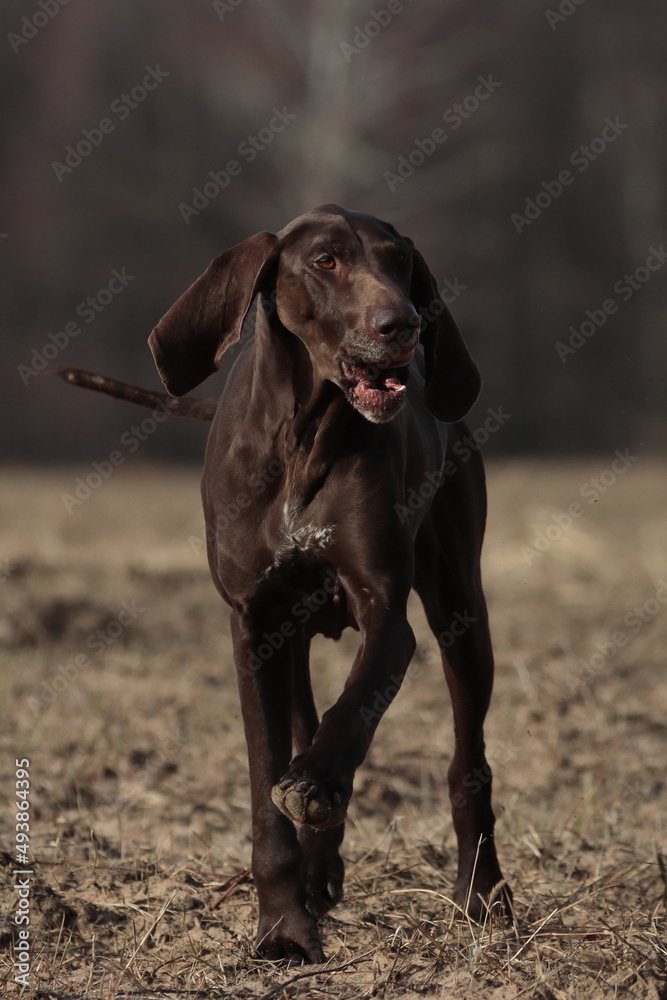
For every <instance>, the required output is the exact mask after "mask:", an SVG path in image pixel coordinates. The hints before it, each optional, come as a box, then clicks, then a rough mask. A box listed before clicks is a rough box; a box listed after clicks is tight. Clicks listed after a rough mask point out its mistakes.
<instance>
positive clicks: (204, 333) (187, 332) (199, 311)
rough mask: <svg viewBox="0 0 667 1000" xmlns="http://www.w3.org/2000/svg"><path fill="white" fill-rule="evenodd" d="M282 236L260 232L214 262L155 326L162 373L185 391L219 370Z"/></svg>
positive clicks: (170, 386)
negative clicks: (221, 360) (222, 358)
mask: <svg viewBox="0 0 667 1000" xmlns="http://www.w3.org/2000/svg"><path fill="white" fill-rule="evenodd" d="M278 242H279V241H278V237H277V236H276V235H275V234H274V233H257V235H256V236H251V237H250V238H249V239H247V240H244V241H243V242H242V243H239V244H237V246H235V247H232V248H231V250H225V252H224V253H221V254H220V256H219V257H216V258H215V260H213V261H211V263H210V264H209V266H208V267H207V268H206V270H205V271H204V273H203V274H202V275H201V276H200V277H199V278H197V280H196V281H195V282H194V284H192V285H190V287H189V288H188V290H187V292H184V293H183V295H181V297H180V299H178V300H177V301H176V302H175V303H174V305H173V306H172V307H171V309H170V310H169V312H167V313H166V314H165V315H164V316H163V317H162V319H161V320H160V322H159V323H158V325H157V326H156V327H155V329H154V330H153V332H152V333H151V335H150V337H149V338H148V343H149V346H150V349H151V351H152V352H153V357H154V359H155V364H156V365H157V370H158V372H159V373H160V378H161V379H162V381H163V382H164V384H165V386H166V387H167V391H168V392H170V393H171V394H172V396H183V395H185V393H186V392H190V390H191V389H194V387H195V386H196V385H199V383H200V382H203V381H204V379H205V378H208V376H209V375H212V374H213V372H215V371H217V369H218V367H219V365H220V359H221V357H222V355H223V354H224V353H225V351H226V350H227V348H228V347H229V346H230V345H231V344H235V343H236V341H237V340H238V339H239V338H240V336H241V327H242V326H243V320H244V319H245V316H246V313H247V312H248V310H249V308H250V305H251V303H252V301H253V299H254V297H255V295H256V293H257V292H258V291H259V290H260V285H261V283H262V281H263V279H264V278H265V277H266V276H267V273H268V271H269V270H270V267H271V264H272V263H273V261H274V260H275V259H276V257H277V248H278Z"/></svg>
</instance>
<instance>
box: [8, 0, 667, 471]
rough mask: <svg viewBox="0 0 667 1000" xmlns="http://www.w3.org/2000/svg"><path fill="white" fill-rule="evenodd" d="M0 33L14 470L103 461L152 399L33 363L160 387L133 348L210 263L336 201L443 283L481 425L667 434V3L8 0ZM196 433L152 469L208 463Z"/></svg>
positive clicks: (159, 450)
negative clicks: (467, 358)
mask: <svg viewBox="0 0 667 1000" xmlns="http://www.w3.org/2000/svg"><path fill="white" fill-rule="evenodd" d="M0 25H1V26H2V46H3V50H4V58H3V59H2V69H1V73H2V77H1V82H2V98H1V99H2V102H3V104H4V114H3V119H4V129H3V137H2V157H1V170H2V180H3V185H2V187H3V197H2V204H1V206H0V234H1V235H0V254H2V274H3V281H2V291H1V295H2V307H3V316H4V320H3V325H4V334H3V337H4V342H5V351H6V352H7V353H8V360H6V363H5V365H3V375H2V378H3V388H2V396H3V401H4V404H5V417H4V425H5V433H4V435H3V446H4V453H5V456H6V458H8V459H11V460H13V461H30V460H41V461H44V460H46V461H73V460H76V461H91V460H101V459H103V458H104V457H105V456H106V455H108V453H109V452H110V451H111V450H112V449H114V448H116V447H117V446H118V442H119V439H120V437H121V435H122V434H123V433H124V432H125V431H126V430H127V429H128V428H129V427H131V426H132V425H133V424H134V423H137V421H139V420H141V419H142V418H143V417H144V416H145V415H146V411H139V410H135V409H133V408H131V407H129V406H127V405H126V404H123V403H119V402H116V401H113V400H108V399H106V398H103V397H95V396H93V395H91V394H90V393H86V392H83V391H82V390H76V389H72V388H69V387H67V386H65V385H64V384H63V383H61V382H60V381H59V380H57V379H55V378H52V377H48V376H47V375H45V374H44V373H43V372H41V371H39V369H40V368H41V367H44V364H46V363H47V362H48V367H55V366H57V365H79V366H82V367H84V368H89V369H91V370H94V371H100V372H103V373H105V374H107V375H112V376H115V377H117V378H121V379H124V380H127V381H130V382H133V383H135V384H139V385H146V386H151V387H154V388H157V387H158V386H159V379H158V376H157V374H156V372H155V370H154V367H153V362H152V358H151V356H150V353H149V351H148V348H147V346H146V338H147V336H148V334H149V332H150V330H151V328H152V327H153V326H154V324H155V323H156V322H157V320H158V319H159V318H160V316H161V315H162V314H163V313H164V312H165V311H166V310H167V308H168V307H169V306H170V305H171V303H172V302H173V301H174V300H175V299H176V298H177V297H178V295H179V294H180V293H181V292H182V291H183V290H184V289H185V288H186V287H187V286H188V285H189V284H190V282H191V281H192V280H193V279H194V278H195V277H196V276H197V275H198V274H199V273H201V271H202V270H203V269H204V268H205V266H206V265H207V263H208V261H209V260H210V259H211V258H212V257H213V256H215V255H216V254H218V253H219V252H220V251H221V250H223V249H225V248H226V247H228V246H230V245H232V244H234V243H236V242H238V241H239V240H241V239H243V238H245V237H246V236H248V235H250V234H252V233H254V232H257V231H259V230H264V229H273V230H275V229H279V228H281V227H282V226H283V225H285V224H286V223H287V222H288V221H289V220H290V219H292V218H293V217H294V216H296V215H298V214H299V213H301V212H303V211H306V210H308V209H309V208H312V207H314V206H316V205H318V204H321V203H323V202H328V201H336V202H338V203H340V204H342V205H344V206H346V207H348V208H355V209H358V210H361V211H365V212H370V213H372V214H375V215H377V216H379V217H381V218H384V219H387V220H389V221H391V222H392V223H393V224H394V225H396V226H397V228H398V229H399V230H400V231H401V232H403V233H404V234H405V235H408V236H410V237H411V238H412V239H413V240H414V241H415V242H416V244H417V245H418V246H419V247H420V249H422V251H423V253H424V255H425V256H426V259H427V260H428V261H429V263H430V265H431V269H432V270H433V272H434V274H435V275H436V277H437V279H438V283H439V285H440V286H442V285H445V284H446V283H449V284H448V286H447V287H449V289H450V292H451V308H452V311H453V313H454V315H455V317H456V319H457V321H458V323H459V325H460V327H461V328H462V330H463V332H464V334H465V336H466V338H467V340H468V343H469V344H470V346H471V349H472V352H473V355H474V356H475V358H476V359H477V361H478V363H479V365H480V367H481V369H482V372H483V375H484V380H485V384H484V392H483V397H482V399H481V400H480V402H479V404H478V406H477V408H476V410H475V411H474V412H473V414H472V415H471V418H470V424H471V427H473V428H474V427H476V426H481V425H482V424H483V422H484V419H485V418H486V411H487V409H488V408H489V407H490V408H494V409H498V408H502V410H503V412H504V413H506V414H510V415H511V419H509V420H506V421H504V422H503V424H502V428H501V429H500V430H499V431H498V432H497V433H496V434H494V435H493V436H492V438H491V440H490V441H489V443H488V445H487V446H486V448H487V450H488V451H489V452H495V453H503V454H510V453H512V452H524V453H545V452H546V453H551V454H567V453H575V452H578V453H581V452H589V453H590V452H594V451H595V452H597V451H600V452H605V451H609V452H610V453H612V452H613V451H614V450H615V449H617V448H619V449H624V448H626V447H631V448H635V449H641V450H643V451H646V452H653V453H656V452H659V451H661V450H662V449H663V447H664V445H663V442H664V440H665V430H666V425H667V405H666V402H665V376H666V373H667V338H666V337H665V313H666V310H665V306H666V304H667V301H666V287H667V282H666V280H665V278H666V277H667V266H665V265H666V264H667V258H666V259H665V260H663V259H662V256H661V255H662V253H663V251H662V249H661V247H662V241H663V240H664V239H665V236H666V225H665V224H666V217H665V216H666V212H665V195H664V190H665V177H667V144H666V142H665V138H666V136H667V102H666V100H665V97H666V91H667V80H666V75H665V69H666V65H667V60H666V58H665V55H666V50H667V7H666V6H665V5H664V3H658V2H642V0H616V2H615V3H613V4H610V3H603V2H602V0H577V2H575V0H551V2H549V0H543V2H535V0H475V2H474V3H470V2H464V0H445V2H443V0H376V2H374V3H368V2H361V0H340V2H333V0H328V2H327V0H286V2H283V3H279V2H276V0H215V2H213V0H191V2H189V3H183V2H177V0H160V2H159V3H156V2H148V0H114V3H105V2H103V0H85V2H84V0H69V2H67V3H64V0H6V2H5V3H4V4H3V6H2V10H1V12H0ZM144 82H145V83H146V86H144ZM149 87H150V88H151V89H149ZM124 95H128V99H127V100H126V99H125V96H124ZM104 119H106V122H107V124H106V125H104V126H101V125H100V123H101V122H102V121H103V120H104ZM281 126H282V127H281ZM438 129H439V130H441V131H440V132H439V133H437V140H436V139H435V138H433V133H434V130H438ZM86 133H87V134H86ZM249 137H254V138H249ZM68 147H72V152H71V153H68ZM77 147H78V152H77ZM253 152H254V155H253ZM68 156H69V161H67V159H66V158H67V157H68ZM77 160H79V162H77ZM420 160H421V162H420ZM230 161H235V162H236V163H237V164H238V167H237V168H236V169H235V172H233V173H232V175H231V176H230V177H229V178H228V183H227V184H226V186H224V188H223V186H222V185H223V183H224V182H225V171H227V170H228V164H229V163H230ZM59 164H60V166H58V165H59ZM65 168H66V169H65ZM401 171H402V174H403V176H401ZM563 171H568V172H569V177H570V178H571V180H569V181H567V182H563V176H564V175H563ZM211 174H214V175H215V174H217V175H218V181H215V180H213V179H212V177H211ZM559 175H560V177H561V180H560V181H559V180H558V178H559ZM207 185H208V187H207ZM559 185H560V187H561V190H560V191H559ZM195 189H198V190H199V191H200V192H201V195H199V196H198V195H197V194H196V192H195ZM197 199H198V200H197ZM196 206H199V207H196ZM531 206H532V207H531ZM193 208H194V209H195V210H194V211H191V209H193ZM531 215H532V218H530V216H531ZM647 261H649V264H648V265H647ZM113 272H116V274H117V275H121V276H122V275H125V277H124V278H123V279H122V280H119V279H118V277H116V279H114V278H113ZM129 276H131V280H130V277H129ZM626 276H627V277H626ZM110 282H111V283H112V284H111V285H110ZM110 288H111V291H109V289H110ZM90 297H92V298H93V300H94V306H92V307H90V306H84V307H83V309H82V308H81V307H80V303H85V302H86V300H87V299H88V298H90ZM605 303H606V308H605V306H604V304H605ZM610 303H611V304H610ZM90 308H92V309H93V313H92V316H93V318H90V316H91V313H90ZM86 317H88V318H86ZM67 324H75V325H78V329H79V331H80V332H77V333H76V335H70V334H68V333H67V329H68V327H67ZM582 324H584V332H583V333H582V331H581V328H582ZM585 324H587V325H585ZM73 329H74V327H73V326H70V327H69V330H70V331H72V330H73ZM571 338H573V339H571ZM559 344H560V345H561V347H560V348H559V347H558V345H559ZM562 345H565V348H564V347H563V346H562ZM564 350H565V351H566V353H564ZM6 357H7V356H6ZM220 387H221V377H220V376H216V377H214V378H212V379H211V380H210V381H209V382H208V383H207V384H206V385H205V386H204V387H203V388H202V389H200V390H199V394H200V395H216V394H218V393H219V391H220ZM205 433H206V426H205V425H201V424H195V423H188V422H185V421H168V422H167V423H166V424H159V425H158V426H157V428H156V430H155V433H154V434H151V435H150V436H149V438H148V439H147V441H146V443H145V445H144V448H143V449H142V453H141V457H142V458H144V459H147V458H155V459H158V458H159V459H167V458H178V459H179V460H193V461H197V462H199V461H200V460H201V454H202V444H203V440H204V436H205Z"/></svg>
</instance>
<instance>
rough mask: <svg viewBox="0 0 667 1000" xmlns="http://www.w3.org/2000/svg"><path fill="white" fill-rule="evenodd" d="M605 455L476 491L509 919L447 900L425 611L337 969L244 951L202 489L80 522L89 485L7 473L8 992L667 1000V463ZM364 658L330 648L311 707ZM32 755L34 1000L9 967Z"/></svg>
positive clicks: (356, 807)
mask: <svg viewBox="0 0 667 1000" xmlns="http://www.w3.org/2000/svg"><path fill="white" fill-rule="evenodd" d="M614 459H615V456H613V455H609V456H600V457H595V458H591V459H589V460H588V461H577V462H576V463H574V462H563V463H561V464H557V463H552V464H538V463H524V462H505V461H499V462H496V463H495V464H491V466H490V469H489V492H490V523H489V530H488V535H487V545H486V553H485V580H486V590H487V596H488V599H489V603H490V609H491V617H492V626H493V634H494V640H495V648H496V658H497V665H498V666H497V680H496V688H495V696H494V703H493V707H492V711H491V715H490V718H489V723H488V729H487V746H488V755H489V759H490V761H491V764H492V766H493V767H494V772H495V778H494V799H495V805H496V813H497V817H498V823H497V839H498V849H499V855H500V858H501V863H502V865H503V868H504V871H505V874H506V875H507V877H508V879H509V880H510V882H511V884H512V887H513V890H514V897H515V909H516V924H515V926H514V927H511V928H506V927H502V926H495V925H487V926H477V925H468V924H467V923H466V922H461V921H459V920H456V919H455V914H454V910H453V907H452V905H451V903H450V901H449V897H450V891H451V887H452V885H453V880H454V875H455V843H454V837H453V833H452V825H451V821H450V816H449V807H448V802H447V796H446V788H445V784H444V780H443V779H444V775H445V773H446V769H447V765H448V761H449V757H450V754H451V745H452V734H451V711H450V707H449V702H448V696H447V693H446V689H445V685H444V681H443V679H442V675H441V669H440V667H439V664H438V662H437V657H436V655H435V646H434V642H433V640H432V638H431V636H430V633H429V632H428V630H427V628H426V625H425V621H424V617H423V614H422V611H421V608H420V607H419V606H418V604H417V603H416V602H415V603H414V605H413V608H412V614H411V620H412V623H413V626H414V628H415V631H416V633H417V638H418V642H419V647H418V652H417V655H416V656H415V659H414V661H413V663H412V665H411V667H410V670H409V672H408V675H407V678H406V681H405V684H404V687H403V689H402V691H401V692H400V694H399V696H398V697H397V699H396V701H395V702H394V704H393V705H392V707H391V709H390V710H389V712H388V713H387V715H386V716H385V718H384V720H383V722H382V724H381V725H380V728H379V730H378V733H377V737H376V740H375V742H374V744H373V747H372V749H371V752H370V755H369V757H368V759H367V761H366V763H365V764H364V766H363V767H362V768H361V770H360V771H359V773H358V776H357V781H356V786H355V788H356V791H355V796H354V798H353V800H352V805H351V808H350V814H349V823H348V827H347V835H346V839H345V844H344V857H345V859H346V865H347V882H346V895H345V898H344V900H343V902H342V903H341V904H340V905H339V906H338V907H337V908H336V909H335V910H334V911H332V913H331V914H330V915H329V916H327V917H325V918H324V919H323V921H322V929H323V935H324V942H325V950H326V954H327V956H328V962H327V964H326V965H323V966H319V967H301V968H299V967H291V968H283V967H279V966H273V965H271V964H269V963H266V962H261V961H258V960H257V959H256V957H255V956H254V954H253V949H252V935H253V932H254V924H255V919H256V902H255V896H254V890H253V885H252V880H251V877H250V875H249V873H248V871H247V869H248V865H249V858H250V842H249V831H250V816H249V806H248V789H247V778H246V760H245V746H244V738H243V732H242V726H241V722H240V717H239V708H238V703H237V693H236V686H235V680H234V674H233V668H232V661H231V647H230V639H229V634H228V628H227V619H228V614H227V609H226V607H225V606H224V605H223V604H222V602H221V601H220V599H219V598H218V596H217V594H216V592H215V590H214V588H213V585H212V583H211V582H210V579H209V575H208V569H207V565H206V559H205V555H204V551H203V547H202V546H201V544H200V539H201V536H202V528H203V525H202V517H201V513H200V507H199V493H198V473H197V472H196V471H193V470H190V469H159V468H157V469H156V468H155V467H144V466H141V465H131V464H130V463H128V464H127V465H126V466H124V467H122V468H119V469H117V470H116V471H115V472H114V473H113V475H112V476H111V477H110V478H109V479H108V481H106V482H104V483H103V485H102V486H100V488H99V489H96V490H95V491H94V492H93V494H92V495H91V496H90V498H89V499H87V500H85V502H83V503H81V504H79V505H77V506H75V507H73V509H72V511H71V512H69V511H68V510H67V509H66V507H65V504H64V503H63V501H62V499H61V496H62V494H63V493H69V494H71V493H72V492H73V489H74V484H75V479H76V477H77V476H80V475H82V474H83V475H85V474H86V472H87V471H90V470H83V471H82V470H81V469H58V470H52V471H40V470H29V469H26V470H19V469H16V470H6V471H5V474H4V476H3V482H2V485H1V486H0V505H1V511H2V518H1V523H0V580H1V583H0V604H1V610H2V615H1V617H0V655H1V656H2V673H1V680H0V685H1V690H0V712H1V719H0V733H1V734H2V736H1V740H2V753H1V754H0V789H1V793H0V804H1V816H0V829H1V832H2V841H1V843H0V848H1V849H2V852H1V854H0V860H1V861H2V869H1V874H2V903H3V907H2V912H3V914H4V915H5V916H4V920H3V925H2V928H1V934H2V938H1V945H2V948H1V949H0V982H2V983H3V984H4V985H3V987H2V988H1V989H0V992H2V991H3V990H4V995H7V996H14V995H17V996H25V997H41V998H45V1000H46V998H54V1000H66V998H67V1000H69V998H72V1000H73V998H83V997H86V998H88V997H91V998H117V1000H121V998H130V997H131V998H137V1000H138V998H142V1000H150V998H153V997H155V998H157V997H165V998H180V997H189V998H192V1000H196V998H199V997H201V998H204V997H214V998H215V997H217V998H222V997H225V998H227V997H228V998H234V1000H245V998H256V1000H258V998H265V1000H268V998H275V1000H281V998H288V997H289V998H293V997H297V998H308V1000H320V998H331V1000H347V998H355V1000H362V998H371V997H374V998H378V1000H402V998H408V997H410V998H412V997H447V998H454V1000H464V998H465V1000H467V998H479V997H493V998H495V1000H519V998H530V997H539V998H541V1000H547V998H548V1000H561V998H565V997H574V998H576V1000H583V998H588V997H591V998H598V997H600V998H602V997H605V998H606V997H610V998H612V997H613V998H619V1000H620V998H633V1000H637V998H651V1000H659V998H665V997H667V943H666V942H667V934H666V933H665V927H666V919H665V909H666V903H667V876H666V871H665V865H666V864H667V860H665V857H666V855H667V836H666V835H667V825H666V822H665V782H666V780H667V769H666V767H665V764H666V759H665V758H666V754H665V749H666V745H667V742H666V737H667V684H666V683H665V651H666V649H667V603H666V602H667V505H666V504H665V496H666V495H667V465H663V464H659V463H652V462H650V461H649V460H647V459H640V460H638V461H636V462H632V463H630V464H628V465H626V466H625V467H624V469H623V471H622V472H618V471H616V472H609V469H610V468H611V465H612V462H613V461H614ZM616 468H617V470H618V469H619V468H620V466H619V465H618V464H617V467H616ZM600 478H601V480H602V481H601V482H600V483H599V485H598V486H595V485H594V480H596V479H600ZM582 491H583V492H582ZM591 501H594V502H591ZM577 503H578V504H580V508H575V511H577V514H576V516H574V517H571V515H569V514H568V515H566V514H565V512H567V510H568V508H569V507H570V505H572V504H577ZM568 518H571V524H569V525H568V524H567V521H568ZM539 549H541V550H542V551H538V550H539ZM356 638H357V637H356V635H355V634H352V633H350V634H349V635H345V636H343V639H342V640H341V641H340V642H339V643H338V644H335V643H332V642H327V641H324V640H322V642H321V643H317V644H316V645H315V648H314V675H315V684H316V691H317V697H318V702H319V704H320V705H322V706H326V705H327V704H328V703H330V702H331V700H332V699H333V698H334V697H335V696H336V693H337V692H338V691H339V689H340V687H341V685H342V682H343V678H344V677H345V675H346V671H347V669H348V664H349V663H350V660H351V657H352V655H353V651H354V649H355V646H356ZM23 758H27V759H28V760H29V762H30V763H29V768H27V770H28V771H29V781H30V799H29V801H30V807H29V815H30V859H31V869H32V871H33V875H31V876H29V879H28V880H29V883H30V893H29V900H28V903H29V907H30V910H29V913H30V919H31V924H30V930H31V934H32V936H31V939H30V945H31V954H30V972H29V985H28V986H27V987H26V988H23V987H21V986H19V985H17V984H16V983H15V980H14V976H15V967H14V966H13V964H12V962H13V955H14V952H13V951H12V947H13V943H14V942H15V940H16V932H17V930H18V926H17V925H16V924H15V923H14V917H15V916H16V915H17V914H18V913H19V912H20V911H19V910H17V906H19V905H20V900H19V894H18V892H17V891H16V890H15V889H13V888H12V887H13V886H14V884H15V877H14V875H13V872H14V867H15V844H14V836H15V829H14V828H15V812H16V810H15V806H14V801H15V799H14V789H15V783H16V773H15V772H16V766H15V760H16V759H18V760H21V759H23ZM19 926H20V925H19Z"/></svg>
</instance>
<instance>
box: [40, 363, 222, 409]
mask: <svg viewBox="0 0 667 1000" xmlns="http://www.w3.org/2000/svg"><path fill="white" fill-rule="evenodd" d="M53 373H54V375H59V376H60V378H62V379H64V380H65V382H69V384H70V385H78V386H80V387H81V388H82V389H94V390H95V392H104V393H106V394H107V396H114V397H115V398H116V399H124V400H125V401H126V402H128V403H136V404H137V405H138V406H147V407H148V408H149V409H151V410H162V411H163V412H164V413H168V414H170V415H171V416H173V417H195V418H196V419H197V420H212V419H213V416H214V414H215V411H216V408H217V405H218V401H217V399H189V398H187V397H184V398H183V399H177V398H176V396H170V395H169V394H168V393H166V392H153V390H152V389H142V388H140V387H139V386H137V385H129V384H128V383H127V382H119V381H117V379H115V378H107V376H106V375H96V374H95V373H94V372H87V371H84V370H83V368H54V369H53Z"/></svg>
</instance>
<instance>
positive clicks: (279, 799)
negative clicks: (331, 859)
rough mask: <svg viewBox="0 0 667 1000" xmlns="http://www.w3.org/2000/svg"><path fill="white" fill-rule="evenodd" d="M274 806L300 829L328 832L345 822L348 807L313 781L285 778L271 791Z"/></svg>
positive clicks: (316, 781)
mask: <svg viewBox="0 0 667 1000" xmlns="http://www.w3.org/2000/svg"><path fill="white" fill-rule="evenodd" d="M271 799H272V801H273V804H274V805H275V806H277V807H278V809H280V811H281V812H282V813H284V815H285V816H287V817H288V818H289V819H291V820H292V822H293V823H298V824H299V825H301V826H310V827H312V828H313V829H314V830H328V829H329V827H332V826H340V824H341V823H342V822H344V820H345V815H346V813H347V804H344V803H343V798H342V796H341V795H340V793H339V792H330V791H329V790H328V789H327V788H326V786H325V785H324V784H323V783H322V782H321V781H318V780H317V779H315V778H307V777H294V778H288V777H285V778H283V779H282V781H279V782H278V784H277V785H274V786H273V788H272V789H271Z"/></svg>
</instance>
